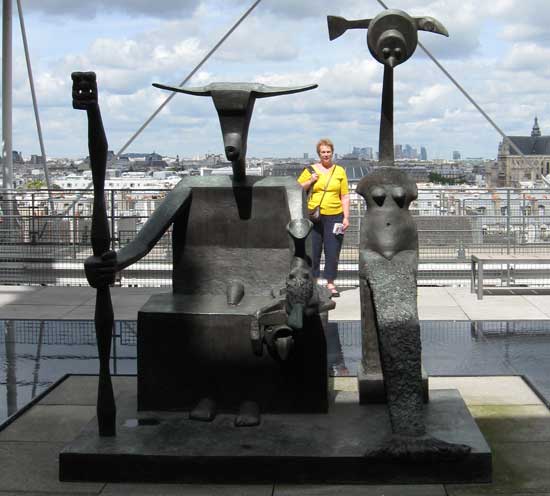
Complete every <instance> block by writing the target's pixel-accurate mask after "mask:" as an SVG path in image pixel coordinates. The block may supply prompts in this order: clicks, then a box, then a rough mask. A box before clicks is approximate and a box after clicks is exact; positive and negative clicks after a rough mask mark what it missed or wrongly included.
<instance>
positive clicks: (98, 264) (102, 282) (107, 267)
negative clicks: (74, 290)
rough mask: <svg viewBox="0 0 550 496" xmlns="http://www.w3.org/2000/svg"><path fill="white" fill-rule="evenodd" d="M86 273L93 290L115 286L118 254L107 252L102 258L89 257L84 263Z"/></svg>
mask: <svg viewBox="0 0 550 496" xmlns="http://www.w3.org/2000/svg"><path fill="white" fill-rule="evenodd" d="M84 272H85V273H86V279H88V283H89V284H90V286H92V288H102V287H104V286H109V285H110V284H113V282H114V281H115V274H116V272H117V256H116V252H114V251H107V252H105V253H104V254H103V255H101V256H100V257H95V256H91V257H88V258H87V259H86V260H85V261H84Z"/></svg>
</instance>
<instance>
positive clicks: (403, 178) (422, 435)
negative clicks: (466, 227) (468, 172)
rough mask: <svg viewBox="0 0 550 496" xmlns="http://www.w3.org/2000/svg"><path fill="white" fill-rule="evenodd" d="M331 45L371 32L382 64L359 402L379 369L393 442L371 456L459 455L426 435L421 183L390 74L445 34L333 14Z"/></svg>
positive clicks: (414, 22)
mask: <svg viewBox="0 0 550 496" xmlns="http://www.w3.org/2000/svg"><path fill="white" fill-rule="evenodd" d="M327 21H328V28H329V37H330V39H331V40H333V39H335V38H337V37H339V36H340V35H342V34H343V33H344V32H345V31H346V30H347V29H357V28H360V29H368V34H367V44H368V47H369V50H370V52H371V54H372V55H373V57H374V58H375V59H376V60H377V61H378V62H380V63H382V64H383V65H384V84H383V90H382V110H381V119H380V138H379V162H380V166H381V167H379V168H378V169H377V170H376V171H375V172H373V173H370V174H368V175H367V176H365V177H363V179H361V181H360V182H359V184H358V186H357V193H358V194H360V195H361V196H363V198H364V199H365V201H366V203H367V213H366V216H365V221H364V222H363V224H362V226H361V239H360V255H359V277H360V295H361V321H362V342H363V353H362V360H361V365H360V370H359V373H358V380H359V391H360V402H361V403H366V402H367V399H366V398H364V396H365V395H366V394H368V391H367V389H368V384H369V377H368V371H369V368H370V371H372V370H376V369H377V368H378V367H381V371H382V373H383V380H384V388H385V394H386V397H387V402H388V410H389V415H390V421H391V426H392V437H391V439H389V440H388V441H387V442H386V444H385V445H384V446H382V447H380V448H378V449H375V450H371V451H370V452H368V453H367V455H368V456H375V457H389V458H404V459H412V460H414V459H416V460H418V459H419V458H422V457H428V458H430V457H434V458H437V457H461V456H464V455H466V454H468V453H469V451H470V447H468V446H465V445H461V444H452V443H447V442H444V441H441V440H439V439H436V438H433V437H430V436H427V435H426V426H425V420H424V415H423V392H422V371H421V343H420V326H419V322H418V310H417V301H416V274H417V267H418V234H417V231H416V225H415V223H414V221H413V219H412V217H411V215H410V213H409V211H408V208H409V205H410V203H411V201H413V200H415V199H416V197H417V189H416V184H415V183H414V182H413V181H412V180H411V179H410V178H409V177H408V176H407V174H405V173H403V172H402V171H399V170H398V169H397V168H395V166H394V149H393V71H394V67H396V66H397V65H399V64H401V63H403V62H405V61H406V60H407V59H408V58H410V57H411V55H412V54H413V53H414V51H415V49H416V46H417V41H418V34H417V31H418V30H419V29H421V30H426V31H431V32H434V33H439V34H443V35H445V36H448V33H447V30H446V29H445V28H444V26H443V25H442V24H441V23H439V22H438V21H437V20H435V19H433V18H430V17H422V18H413V17H411V16H409V15H408V14H407V13H406V12H403V11H400V10H386V11H383V12H381V13H380V14H378V15H377V16H376V17H375V18H373V19H362V20H355V21H348V20H346V19H343V18H341V17H334V16H329V17H328V19H327Z"/></svg>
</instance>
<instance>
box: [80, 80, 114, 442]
mask: <svg viewBox="0 0 550 496" xmlns="http://www.w3.org/2000/svg"><path fill="white" fill-rule="evenodd" d="M71 77H72V80H73V108H75V109H77V110H86V113H87V117H88V148H89V152H90V166H91V168H92V179H93V185H94V210H93V215H92V231H91V241H92V251H93V253H94V256H95V257H98V258H102V259H103V261H104V262H106V263H107V264H109V263H110V260H112V261H113V263H114V260H113V256H114V252H110V251H109V249H110V245H111V234H110V232H109V222H108V218H107V210H106V207H105V194H104V193H105V190H104V188H105V171H106V168H107V138H106V136H105V131H104V129H103V122H102V120H101V112H100V110H99V103H98V93H97V82H96V75H95V73H93V72H73V73H72V75H71ZM112 279H113V277H112V273H111V272H109V273H107V274H106V276H105V277H100V278H99V281H98V284H97V285H95V284H94V287H95V288H97V295H96V306H95V330H96V339H97V347H98V353H99V385H98V392H97V421H98V427H99V435H100V436H114V435H115V434H116V406H115V399H114V394H113V385H112V382H111V373H110V370H109V359H110V355H111V340H112V337H113V322H114V317H113V304H112V302H111V293H110V290H109V284H110V283H112Z"/></svg>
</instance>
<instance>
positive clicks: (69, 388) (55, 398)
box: [39, 375, 137, 405]
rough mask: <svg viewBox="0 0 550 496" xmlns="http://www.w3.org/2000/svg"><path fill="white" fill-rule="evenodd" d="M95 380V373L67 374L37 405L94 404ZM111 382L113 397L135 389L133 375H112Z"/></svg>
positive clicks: (135, 383) (135, 379)
mask: <svg viewBox="0 0 550 496" xmlns="http://www.w3.org/2000/svg"><path fill="white" fill-rule="evenodd" d="M97 382H98V376H97V375H72V376H69V377H67V378H66V379H65V380H64V381H63V382H61V383H60V384H59V385H58V386H57V387H55V388H54V389H53V390H52V391H50V392H49V393H48V394H47V395H46V396H45V397H44V398H42V399H41V400H40V402H39V405H96V403H97ZM112 382H113V390H114V393H115V397H118V396H120V395H121V394H127V393H132V392H135V391H136V389H137V378H136V377H135V376H119V377H117V376H113V377H112Z"/></svg>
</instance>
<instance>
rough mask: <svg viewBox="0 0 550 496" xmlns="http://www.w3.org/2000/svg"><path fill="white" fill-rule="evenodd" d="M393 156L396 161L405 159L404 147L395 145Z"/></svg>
mask: <svg viewBox="0 0 550 496" xmlns="http://www.w3.org/2000/svg"><path fill="white" fill-rule="evenodd" d="M393 155H394V158H395V159H398V158H403V147H402V146H401V145H399V144H397V145H394V147H393Z"/></svg>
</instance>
